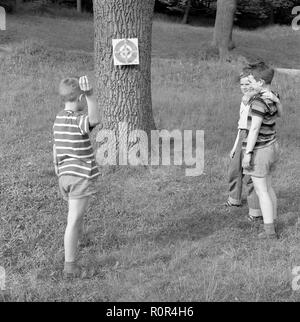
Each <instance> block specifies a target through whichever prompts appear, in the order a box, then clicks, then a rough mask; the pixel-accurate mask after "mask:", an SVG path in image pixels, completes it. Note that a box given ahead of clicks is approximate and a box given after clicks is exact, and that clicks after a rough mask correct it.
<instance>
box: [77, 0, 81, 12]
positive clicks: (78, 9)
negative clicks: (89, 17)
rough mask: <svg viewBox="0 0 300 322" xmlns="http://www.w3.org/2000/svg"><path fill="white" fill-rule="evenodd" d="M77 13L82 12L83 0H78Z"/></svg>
mask: <svg viewBox="0 0 300 322" xmlns="http://www.w3.org/2000/svg"><path fill="white" fill-rule="evenodd" d="M77 11H78V12H82V6H81V0H77Z"/></svg>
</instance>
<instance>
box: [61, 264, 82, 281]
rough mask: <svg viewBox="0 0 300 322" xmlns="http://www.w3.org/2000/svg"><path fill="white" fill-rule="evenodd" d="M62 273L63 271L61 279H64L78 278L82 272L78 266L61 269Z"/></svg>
mask: <svg viewBox="0 0 300 322" xmlns="http://www.w3.org/2000/svg"><path fill="white" fill-rule="evenodd" d="M62 273H63V279H65V280H70V279H74V278H80V277H81V274H82V272H81V269H80V267H78V266H77V267H76V268H75V269H74V270H72V271H66V270H63V272H62Z"/></svg>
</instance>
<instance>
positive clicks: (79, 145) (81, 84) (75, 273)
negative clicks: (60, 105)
mask: <svg viewBox="0 0 300 322" xmlns="http://www.w3.org/2000/svg"><path fill="white" fill-rule="evenodd" d="M59 94H60V96H61V97H62V99H63V101H64V104H65V108H64V110H62V111H61V112H59V113H58V114H57V116H56V119H55V122H54V126H53V134H54V145H53V157H54V165H55V172H56V174H57V176H58V183H59V188H60V191H61V194H62V196H63V198H64V199H65V200H66V201H67V202H68V219H67V227H66V230H65V236H64V249H65V264H64V270H63V273H64V276H65V277H80V276H81V274H82V272H81V269H80V267H79V266H77V264H76V253H77V246H78V243H79V239H80V238H81V235H82V229H83V217H84V213H85V211H86V209H87V206H88V202H89V198H90V197H91V195H93V194H95V193H97V190H98V188H97V177H98V175H99V174H100V173H99V170H98V167H97V164H96V161H95V157H94V151H93V148H92V145H91V141H90V138H89V134H90V131H91V130H92V129H93V127H95V126H96V125H97V124H98V123H99V112H98V109H97V104H96V100H95V98H94V97H93V95H92V88H91V86H90V84H89V82H88V79H87V77H86V76H83V77H80V78H78V77H69V78H65V79H63V80H62V81H61V82H60V85H59ZM83 97H85V98H86V102H87V106H88V113H87V114H84V113H83V110H84V104H83V103H82V102H81V100H82V98H83Z"/></svg>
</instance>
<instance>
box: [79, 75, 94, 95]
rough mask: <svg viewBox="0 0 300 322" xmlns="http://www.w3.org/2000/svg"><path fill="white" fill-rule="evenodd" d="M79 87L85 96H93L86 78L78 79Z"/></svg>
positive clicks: (91, 88)
mask: <svg viewBox="0 0 300 322" xmlns="http://www.w3.org/2000/svg"><path fill="white" fill-rule="evenodd" d="M79 87H80V89H81V90H82V91H83V92H84V94H85V95H87V96H89V95H92V94H93V87H92V86H91V84H90V83H89V80H88V78H87V76H81V77H80V78H79Z"/></svg>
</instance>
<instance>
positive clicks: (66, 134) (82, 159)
mask: <svg viewBox="0 0 300 322" xmlns="http://www.w3.org/2000/svg"><path fill="white" fill-rule="evenodd" d="M53 133H54V144H55V152H56V161H57V164H58V176H61V175H65V174H69V175H75V176H80V177H84V178H87V179H91V178H94V177H96V176H98V175H99V174H100V173H99V169H98V166H97V164H96V160H95V156H94V151H93V148H92V145H91V141H90V138H89V133H90V124H89V117H88V116H87V115H84V114H82V113H80V112H74V111H68V110H63V111H61V112H60V113H58V115H57V116H56V119H55V122H54V125H53Z"/></svg>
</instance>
